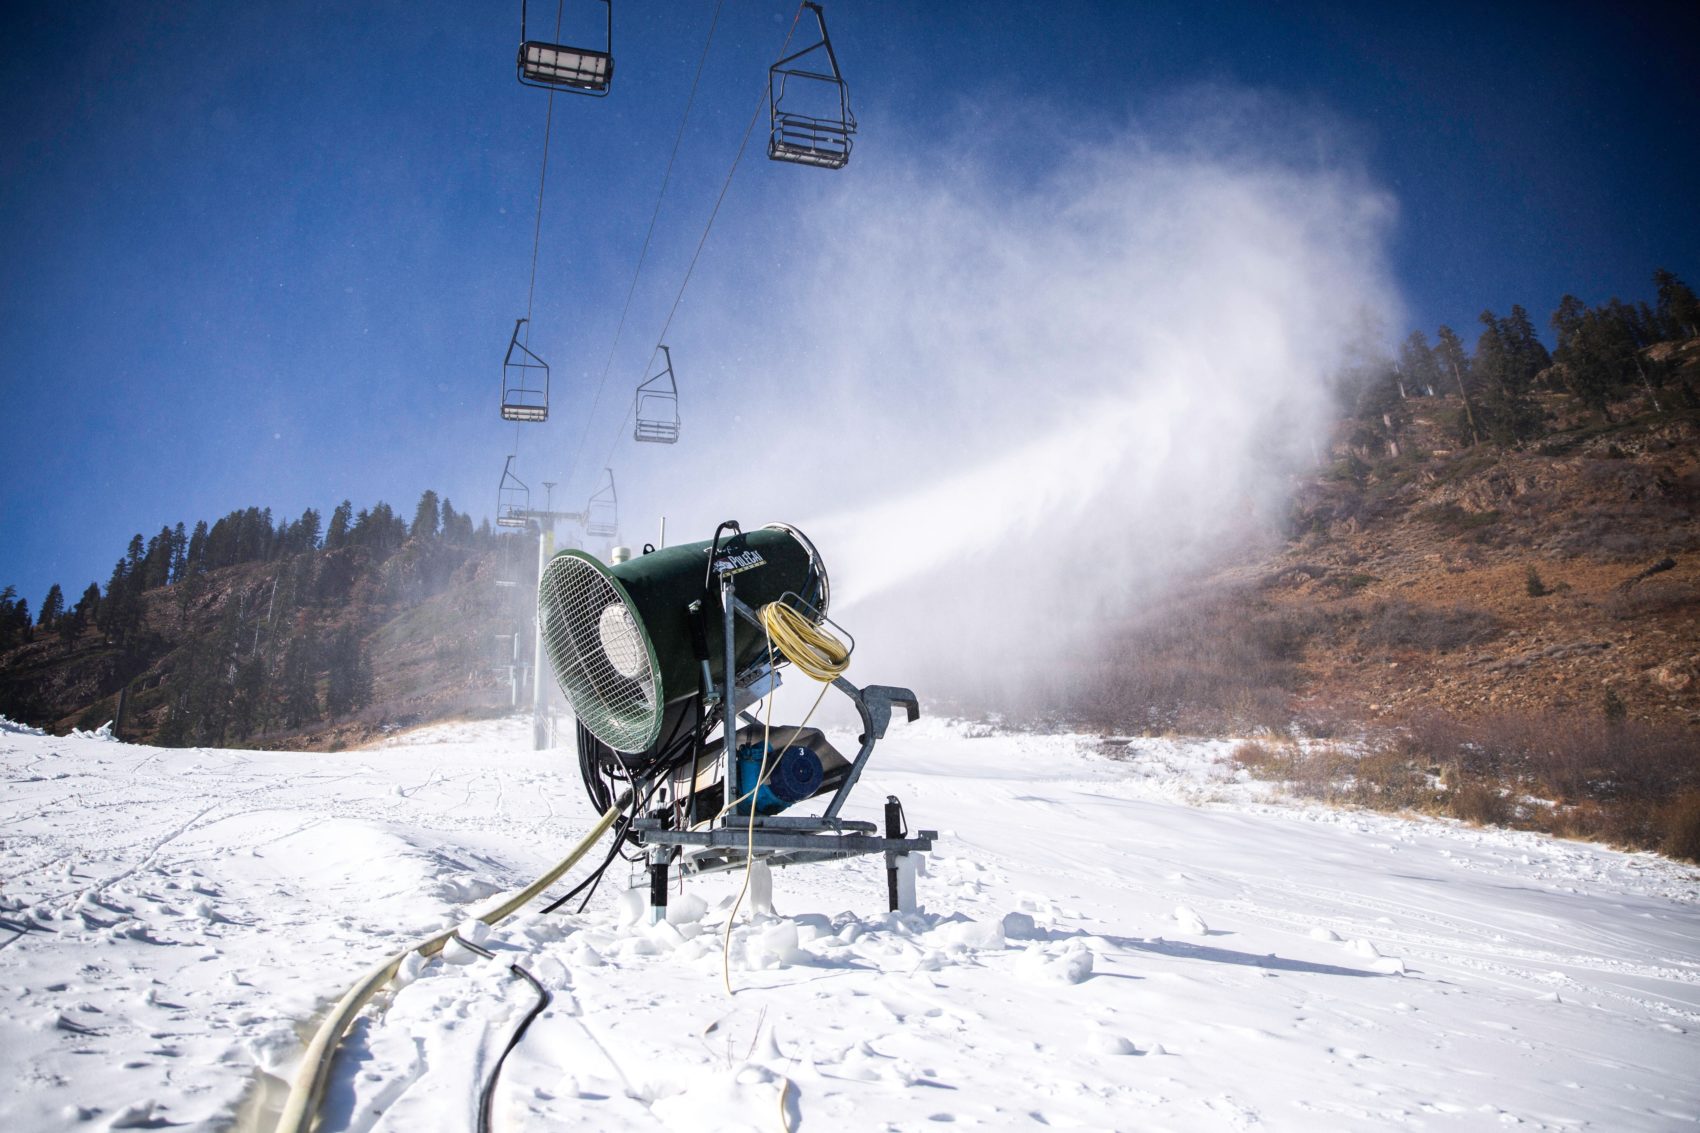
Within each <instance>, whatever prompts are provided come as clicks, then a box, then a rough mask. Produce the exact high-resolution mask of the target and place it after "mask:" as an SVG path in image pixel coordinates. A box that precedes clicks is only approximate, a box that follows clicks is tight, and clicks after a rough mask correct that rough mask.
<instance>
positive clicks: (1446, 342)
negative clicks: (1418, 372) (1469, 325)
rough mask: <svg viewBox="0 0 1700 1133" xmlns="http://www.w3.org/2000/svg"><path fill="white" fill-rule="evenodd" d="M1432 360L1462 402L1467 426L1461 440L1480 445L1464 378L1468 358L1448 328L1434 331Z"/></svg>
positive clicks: (1468, 364) (1468, 369) (1459, 342)
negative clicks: (1454, 388) (1447, 376)
mask: <svg viewBox="0 0 1700 1133" xmlns="http://www.w3.org/2000/svg"><path fill="white" fill-rule="evenodd" d="M1434 337H1435V347H1434V360H1435V362H1436V364H1437V365H1438V366H1439V367H1440V369H1441V371H1442V372H1443V373H1446V374H1449V375H1450V376H1451V378H1452V381H1453V384H1454V385H1455V386H1456V387H1457V390H1458V396H1459V397H1460V398H1461V399H1462V400H1463V402H1464V422H1465V424H1466V425H1467V426H1468V428H1467V429H1466V430H1464V432H1463V439H1465V440H1467V441H1468V442H1469V443H1470V444H1472V445H1479V444H1481V443H1482V434H1481V430H1480V429H1479V428H1478V427H1477V426H1476V412H1475V408H1474V407H1473V406H1472V405H1471V404H1470V387H1469V382H1468V381H1466V377H1467V376H1468V375H1469V373H1470V370H1471V363H1470V356H1469V355H1468V354H1466V353H1464V343H1463V341H1462V340H1461V339H1459V337H1458V335H1457V332H1455V331H1454V330H1453V329H1452V328H1451V327H1449V326H1442V327H1441V328H1440V329H1439V330H1437V331H1435V334H1434Z"/></svg>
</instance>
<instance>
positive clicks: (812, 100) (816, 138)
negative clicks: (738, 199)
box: [767, 0, 856, 169]
mask: <svg viewBox="0 0 1700 1133" xmlns="http://www.w3.org/2000/svg"><path fill="white" fill-rule="evenodd" d="M803 7H805V8H807V9H809V10H810V11H811V12H813V13H814V15H815V23H816V25H817V26H818V27H819V28H820V41H819V42H818V43H813V44H810V45H809V46H808V47H805V48H803V49H802V50H801V51H794V52H792V53H791V54H790V55H787V56H785V58H783V59H781V60H779V62H777V63H775V64H774V65H773V66H771V67H769V68H768V69H767V101H768V127H769V132H768V139H767V156H768V157H770V158H772V159H773V160H774V161H789V162H794V163H796V164H798V165H815V166H819V167H821V168H823V169H842V168H844V166H845V164H846V163H847V162H849V160H850V137H851V135H852V134H854V133H855V132H856V116H855V115H854V114H852V113H850V88H849V87H848V86H847V85H846V84H845V82H844V75H843V73H842V72H841V71H839V69H838V54H837V53H836V52H835V51H833V49H832V39H831V38H830V37H829V36H828V35H827V34H826V15H825V13H823V12H822V11H821V6H820V5H819V4H816V3H813V2H812V0H804V3H803ZM817 51H818V52H824V54H825V58H826V63H827V66H828V67H829V68H830V69H831V73H830V74H827V73H823V72H821V71H818V70H810V69H809V68H808V66H804V65H800V64H799V61H800V60H801V59H802V58H803V57H804V56H805V55H811V54H813V53H815V52H817ZM811 62H812V61H811Z"/></svg>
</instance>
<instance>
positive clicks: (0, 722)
mask: <svg viewBox="0 0 1700 1133" xmlns="http://www.w3.org/2000/svg"><path fill="white" fill-rule="evenodd" d="M8 732H10V733H11V734H12V735H15V736H45V735H46V734H47V733H46V732H44V731H42V730H41V729H40V728H32V727H30V726H29V725H28V724H20V723H18V722H17V721H16V720H9V719H7V718H6V717H4V716H0V734H5V733H8Z"/></svg>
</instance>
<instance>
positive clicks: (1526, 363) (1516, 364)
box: [1471, 308, 1546, 448]
mask: <svg viewBox="0 0 1700 1133" xmlns="http://www.w3.org/2000/svg"><path fill="white" fill-rule="evenodd" d="M1514 309H1515V310H1521V308H1514ZM1520 321H1521V322H1522V323H1524V324H1526V323H1527V321H1528V320H1527V317H1524V318H1523V319H1522V320H1520ZM1518 322H1519V320H1517V319H1515V318H1513V319H1501V318H1499V317H1498V316H1496V315H1495V314H1494V313H1493V312H1492V311H1483V312H1482V315H1481V323H1482V334H1481V337H1480V338H1478V339H1477V340H1476V357H1475V361H1474V362H1473V363H1472V365H1471V370H1472V372H1473V374H1474V375H1475V377H1476V378H1477V380H1478V381H1479V382H1480V396H1479V408H1480V410H1481V413H1480V415H1479V417H1480V421H1481V427H1482V429H1483V431H1485V432H1486V433H1487V435H1488V437H1489V439H1491V440H1492V441H1493V442H1494V443H1495V444H1497V445H1499V446H1500V447H1501V448H1507V447H1510V446H1512V445H1515V444H1518V443H1520V442H1522V441H1524V440H1526V439H1527V438H1529V437H1531V436H1533V435H1535V433H1536V432H1538V431H1539V429H1540V411H1539V409H1538V408H1537V407H1536V406H1535V403H1534V401H1533V400H1532V399H1531V398H1530V396H1529V386H1530V383H1531V382H1532V380H1533V378H1534V375H1535V373H1536V372H1538V358H1541V357H1544V356H1545V354H1546V351H1545V350H1544V349H1543V350H1541V351H1540V353H1539V355H1538V356H1537V355H1536V354H1534V352H1532V351H1531V350H1530V349H1529V348H1528V345H1527V343H1526V342H1525V341H1524V338H1525V331H1524V328H1523V327H1521V326H1519V325H1517V324H1518ZM1527 334H1528V336H1531V337H1532V335H1533V331H1532V330H1530V331H1528V332H1527ZM1537 345H1538V344H1537Z"/></svg>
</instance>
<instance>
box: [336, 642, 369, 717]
mask: <svg viewBox="0 0 1700 1133" xmlns="http://www.w3.org/2000/svg"><path fill="white" fill-rule="evenodd" d="M325 665H326V669H327V672H326V681H325V715H326V716H328V717H330V718H331V719H333V720H336V719H341V718H342V717H345V716H347V715H348V714H350V713H351V712H355V711H358V710H359V709H361V708H364V707H365V706H366V705H368V704H370V703H371V702H372V670H371V668H370V666H369V665H367V663H366V656H365V652H364V649H363V647H362V644H361V640H360V635H359V634H358V633H356V632H355V631H354V630H353V629H344V630H342V631H340V632H339V633H337V635H336V636H335V637H333V638H332V639H331V642H330V646H329V648H328V649H327V650H326V652H325Z"/></svg>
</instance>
